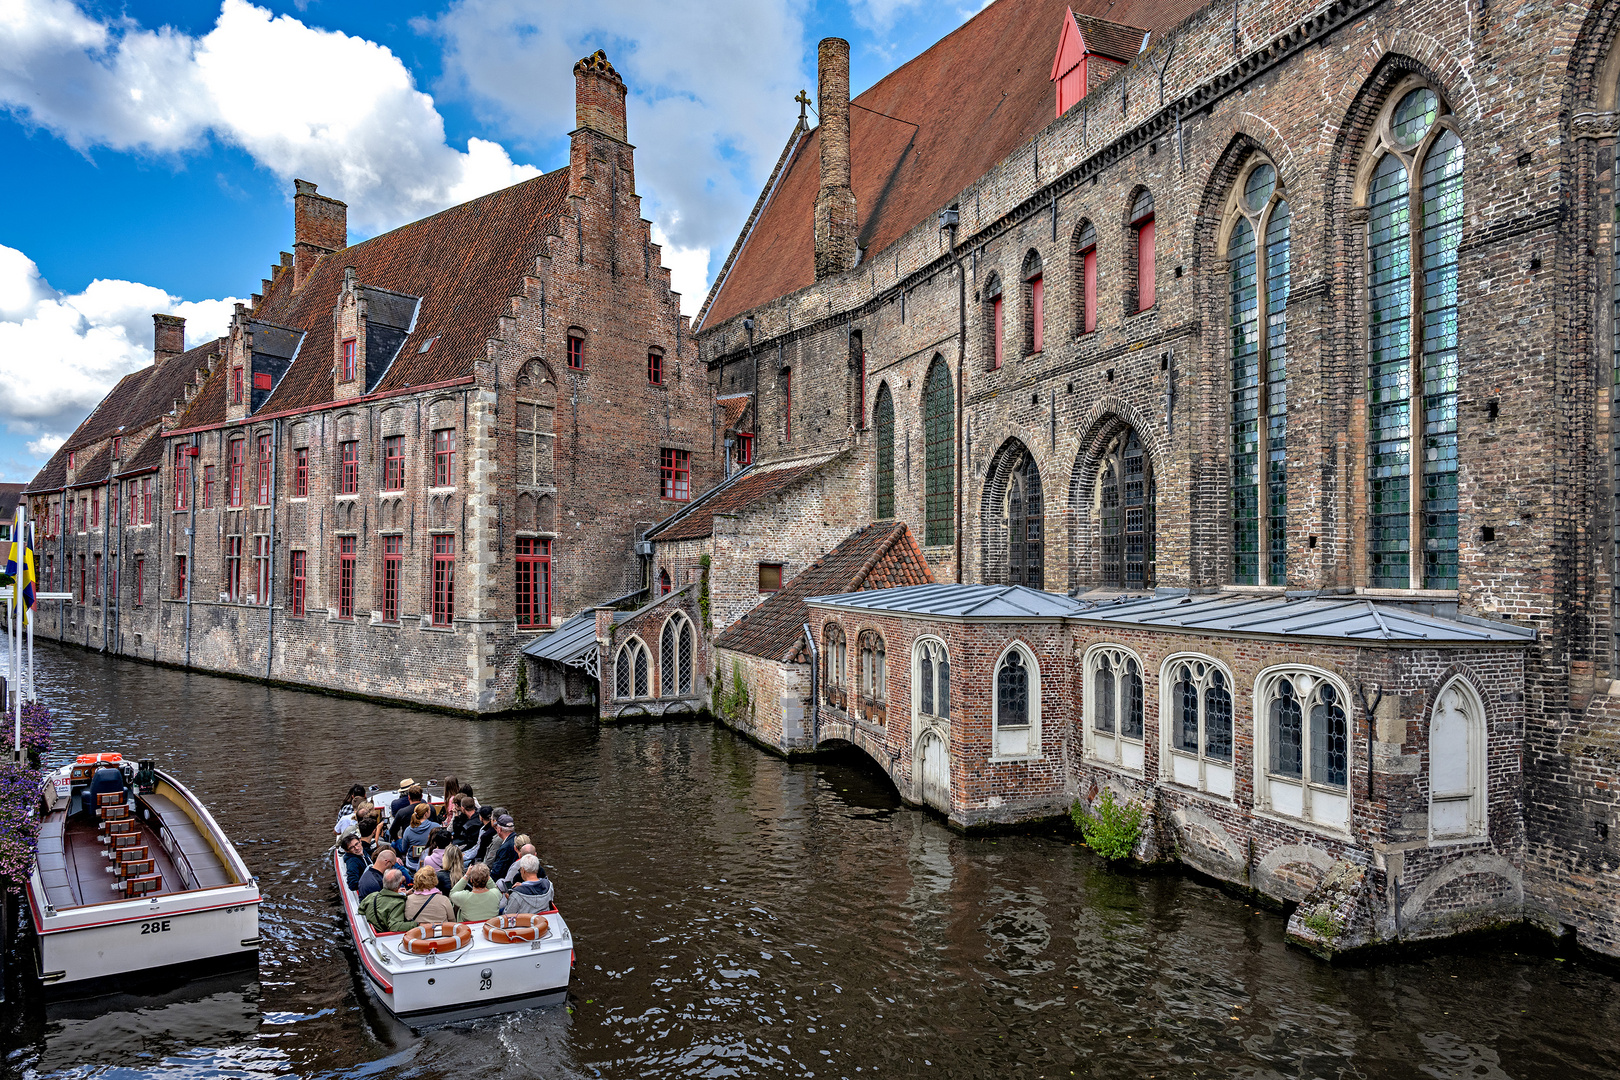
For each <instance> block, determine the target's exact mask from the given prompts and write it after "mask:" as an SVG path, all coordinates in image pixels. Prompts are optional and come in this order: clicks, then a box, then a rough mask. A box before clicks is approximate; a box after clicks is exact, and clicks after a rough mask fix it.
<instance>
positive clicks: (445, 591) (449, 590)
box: [433, 533, 456, 626]
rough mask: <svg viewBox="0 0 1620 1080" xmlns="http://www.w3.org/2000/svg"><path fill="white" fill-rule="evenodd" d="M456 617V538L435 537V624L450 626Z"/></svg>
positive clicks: (445, 535)
mask: <svg viewBox="0 0 1620 1080" xmlns="http://www.w3.org/2000/svg"><path fill="white" fill-rule="evenodd" d="M455 618H456V538H455V537H454V536H450V535H447V534H443V533H441V534H439V535H436V536H434V538H433V625H434V626H449V625H450V624H451V623H452V622H454V621H455Z"/></svg>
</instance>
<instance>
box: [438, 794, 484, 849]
mask: <svg viewBox="0 0 1620 1080" xmlns="http://www.w3.org/2000/svg"><path fill="white" fill-rule="evenodd" d="M481 826H482V823H481V822H480V821H479V820H478V804H477V803H476V802H474V801H473V797H472V796H471V795H467V794H461V795H457V796H456V808H455V811H454V812H453V813H451V815H450V820H449V821H447V822H445V823H444V827H445V828H447V829H449V830H450V835H451V836H453V837H455V841H456V847H458V848H461V849H462V854H466V849H467V848H470V847H473V846H474V845H475V844H477V843H478V831H479V829H480V827H481Z"/></svg>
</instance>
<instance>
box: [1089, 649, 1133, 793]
mask: <svg viewBox="0 0 1620 1080" xmlns="http://www.w3.org/2000/svg"><path fill="white" fill-rule="evenodd" d="M1086 690H1087V692H1086V693H1085V695H1084V703H1085V711H1086V724H1085V744H1086V750H1087V755H1088V756H1089V757H1091V758H1093V759H1094V760H1096V761H1101V762H1103V763H1104V764H1108V765H1115V766H1118V767H1119V768H1122V769H1129V770H1131V771H1132V772H1141V771H1142V765H1143V748H1142V731H1143V725H1142V712H1143V709H1142V705H1143V695H1142V665H1141V663H1140V662H1138V660H1137V659H1136V657H1135V656H1134V655H1133V654H1131V653H1130V652H1128V651H1127V650H1125V649H1122V648H1119V647H1118V646H1106V645H1105V646H1098V647H1096V648H1094V649H1092V650H1091V651H1090V652H1089V653H1087V654H1086Z"/></svg>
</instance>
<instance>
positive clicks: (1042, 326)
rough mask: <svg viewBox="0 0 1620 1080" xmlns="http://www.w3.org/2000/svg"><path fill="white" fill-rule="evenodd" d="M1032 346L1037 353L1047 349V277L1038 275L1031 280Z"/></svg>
mask: <svg viewBox="0 0 1620 1080" xmlns="http://www.w3.org/2000/svg"><path fill="white" fill-rule="evenodd" d="M1029 315H1030V320H1031V322H1032V324H1033V325H1032V326H1031V327H1030V332H1031V335H1032V336H1031V339H1030V344H1031V345H1032V346H1033V347H1034V351H1035V352H1040V351H1041V350H1042V349H1044V348H1046V277H1045V275H1044V274H1036V275H1035V276H1034V277H1032V278H1030V279H1029Z"/></svg>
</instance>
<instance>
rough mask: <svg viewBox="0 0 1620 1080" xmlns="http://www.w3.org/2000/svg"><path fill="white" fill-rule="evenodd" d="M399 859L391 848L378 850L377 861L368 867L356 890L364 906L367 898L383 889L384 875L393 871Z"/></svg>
mask: <svg viewBox="0 0 1620 1080" xmlns="http://www.w3.org/2000/svg"><path fill="white" fill-rule="evenodd" d="M398 859H399V856H398V855H395V854H394V849H393V848H391V847H385V848H379V849H377V861H376V862H374V863H372V864H371V865H370V866H369V867H367V868H366V872H365V873H363V874H361V875H360V880H359V883H358V884H357V885H356V886H355V889H354V891H355V892H357V893H359V894H360V902H361V903H362V904H363V903H365V902H366V897H368V896H370V895H371V894H372V893H374V892H376V891H377V890H378V889H380V888H382V887H383V877H384V875H386V874H387V873H388V871H389V870H391V869H393V866H394V863H395V862H397V861H398Z"/></svg>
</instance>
